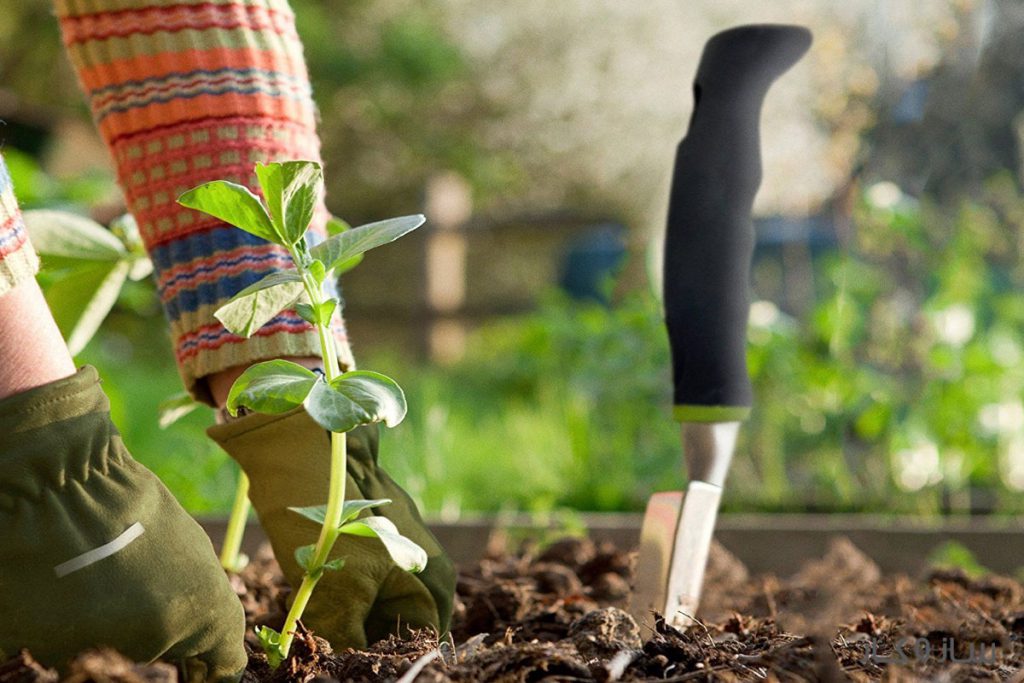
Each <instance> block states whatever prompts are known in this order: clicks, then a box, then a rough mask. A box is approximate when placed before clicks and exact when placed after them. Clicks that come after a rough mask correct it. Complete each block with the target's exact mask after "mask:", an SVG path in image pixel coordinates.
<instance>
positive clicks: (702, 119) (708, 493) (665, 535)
mask: <svg viewBox="0 0 1024 683" xmlns="http://www.w3.org/2000/svg"><path fill="white" fill-rule="evenodd" d="M810 44H811V35H810V32H809V31H808V30H807V29H805V28H802V27H798V26H782V25H752V26H740V27H737V28H733V29H729V30H727V31H724V32H722V33H719V34H717V35H715V36H713V37H712V38H711V39H710V40H709V41H708V42H707V44H706V45H705V46H704V52H703V54H702V55H701V60H700V66H699V67H698V69H697V77H696V79H695V80H694V85H693V95H694V109H693V114H692V116H691V118H690V125H689V129H688V131H687V133H686V137H684V138H683V140H682V142H680V143H679V147H678V150H677V152H676V163H675V170H674V173H673V177H672V191H671V196H670V200H669V210H668V226H667V230H666V234H665V261H664V264H665V268H664V280H663V294H664V307H665V322H666V326H667V328H668V335H669V342H670V345H671V348H672V370H673V381H674V386H675V393H674V404H675V416H676V419H678V420H679V421H680V422H681V423H682V440H683V449H684V456H685V461H686V471H687V474H688V478H689V485H688V487H687V489H686V493H685V495H684V493H683V492H681V491H670V492H665V493H657V494H655V495H654V496H652V497H651V499H650V501H649V503H648V505H647V512H646V514H645V516H644V522H643V528H642V531H641V535H640V551H639V556H638V560H637V568H636V583H635V586H634V592H633V595H632V599H631V604H630V612H631V613H632V614H633V617H634V618H635V619H636V620H637V623H638V624H640V625H641V627H644V626H646V627H647V628H642V629H641V631H642V632H648V633H649V632H650V631H649V630H648V629H650V628H653V625H654V618H655V617H654V613H655V612H657V613H659V614H662V615H664V617H665V620H666V621H667V622H668V623H669V624H671V625H674V626H686V625H689V624H690V623H692V621H693V619H694V616H695V615H696V611H697V606H698V604H699V601H700V593H701V585H702V583H703V580H704V569H705V566H706V564H707V559H708V552H709V550H710V547H711V537H712V534H713V532H714V527H715V518H716V516H717V514H718V504H719V501H720V499H721V495H722V486H723V485H724V484H725V478H726V474H727V472H728V469H729V463H730V462H731V460H732V455H733V450H734V447H735V445H736V437H737V434H738V432H739V427H740V424H741V423H742V422H743V421H744V420H745V419H746V417H747V415H748V414H749V413H750V406H751V403H752V391H751V386H750V379H749V377H748V375H747V363H746V330H747V318H748V315H749V312H750V300H749V295H748V290H749V279H750V264H751V258H752V256H753V250H754V230H753V225H752V222H751V210H752V207H753V202H754V195H755V194H756V193H757V189H758V187H759V185H760V183H761V155H760V136H759V130H758V128H759V119H760V114H761V104H762V102H763V101H764V97H765V95H766V94H767V92H768V88H769V86H770V85H771V84H772V83H773V82H774V81H775V79H776V78H778V77H779V76H780V75H782V74H783V73H784V72H785V71H786V70H787V69H789V68H790V67H791V66H792V65H793V64H795V63H796V62H797V61H798V60H799V59H800V57H801V56H803V54H804V53H805V52H806V51H807V48H808V47H809V46H810Z"/></svg>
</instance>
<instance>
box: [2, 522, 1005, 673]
mask: <svg viewBox="0 0 1024 683" xmlns="http://www.w3.org/2000/svg"><path fill="white" fill-rule="evenodd" d="M630 572H631V557H630V555H629V554H628V553H625V552H622V551H621V550H619V549H616V548H614V547H612V546H609V545H595V544H593V543H591V542H590V541H588V540H580V539H566V540H561V541H558V542H556V543H554V544H552V545H549V546H547V547H543V548H542V547H538V546H535V545H526V546H524V547H522V548H521V549H520V550H519V552H517V553H512V554H509V553H504V552H496V551H492V552H489V553H488V555H487V557H485V558H484V559H483V560H481V561H480V562H479V563H478V564H476V565H475V566H472V567H466V568H464V570H463V571H462V573H461V574H460V577H459V585H458V599H457V601H456V610H455V618H454V625H453V628H452V633H451V636H450V637H448V638H446V639H445V640H443V641H441V642H438V640H437V639H436V638H434V637H433V635H432V634H427V633H418V634H416V635H415V636H414V637H413V638H411V639H409V640H399V639H390V640H387V641H384V642H380V643H377V644H376V645H374V646H373V647H372V648H370V649H369V650H368V651H365V652H356V651H352V650H347V651H344V652H337V653H335V652H332V651H331V648H330V646H329V645H328V644H327V643H326V642H325V641H323V640H321V639H319V638H317V637H316V636H315V634H310V633H302V634H301V635H300V637H299V638H298V639H297V641H296V644H295V646H294V648H293V653H294V656H293V657H292V658H290V660H289V661H288V662H287V663H286V664H285V665H283V666H282V667H280V668H279V669H278V670H277V671H271V670H270V669H269V667H268V666H267V665H266V661H265V659H264V657H263V655H262V653H260V651H259V646H258V644H257V642H256V639H255V636H253V635H252V628H251V627H253V626H256V625H263V624H267V625H271V626H274V627H280V625H281V622H283V620H284V612H285V600H286V599H287V596H288V588H287V586H285V585H284V583H283V581H282V579H281V578H280V574H279V572H278V571H277V566H276V564H275V563H274V560H273V559H272V558H271V557H270V556H269V554H266V553H265V554H262V555H261V556H260V557H257V558H256V559H255V560H254V561H253V562H252V563H251V564H250V565H249V567H247V568H246V569H245V570H244V571H243V572H242V574H241V575H239V576H237V577H233V579H232V580H233V584H234V586H235V590H236V592H237V593H238V594H239V597H240V599H241V600H242V603H243V605H244V606H245V610H246V615H247V618H248V622H249V626H250V629H249V636H248V638H247V643H246V645H247V647H248V648H249V651H250V660H249V667H248V670H247V671H246V675H245V679H244V681H245V682H246V683H283V682H286V681H287V682H292V681H296V682H301V683H329V682H330V681H358V682H363V681H367V682H369V681H400V682H401V683H410V682H411V681H418V682H419V683H447V682H453V683H460V682H463V681H494V682H500V683H505V682H507V683H527V682H533V681H545V682H551V683H554V682H556V681H597V682H600V683H605V682H609V681H846V680H853V681H875V680H884V681H932V680H943V681H977V680H992V681H1021V682H1024V668H1022V667H1024V642H1021V641H1022V640H1024V586H1022V585H1021V584H1020V583H1018V582H1017V581H1015V580H1013V579H1009V578H1005V577H998V576H989V577H984V578H979V579H972V578H969V577H968V576H966V575H965V574H964V573H962V572H960V571H953V570H943V571H935V572H932V573H930V574H928V575H926V576H923V577H906V576H885V575H883V574H882V573H881V572H880V571H879V569H878V567H877V566H876V565H875V564H874V563H873V562H872V561H871V559H870V558H868V557H866V556H865V555H863V554H862V553H861V552H860V551H859V550H858V549H857V548H855V547H854V546H853V545H852V544H850V543H849V542H848V541H846V540H844V539H837V540H836V541H834V542H833V544H832V546H831V548H830V549H829V551H828V553H827V554H826V555H825V556H824V557H822V558H818V559H814V560H812V561H809V562H807V563H806V564H805V565H804V567H803V569H802V570H801V571H800V572H798V573H797V574H796V575H794V576H791V577H786V578H780V577H776V576H751V575H750V574H749V573H748V572H747V570H746V568H745V567H744V566H743V565H742V564H741V563H740V562H739V561H738V560H736V558H735V557H733V556H732V555H731V554H729V552H728V551H726V550H725V549H724V548H722V547H721V546H716V547H715V548H714V550H713V552H712V556H711V561H710V566H709V570H708V575H707V584H706V588H705V601H704V604H703V605H702V609H701V615H700V616H701V623H699V624H698V625H695V626H692V627H690V628H688V629H686V630H685V631H680V630H677V629H675V628H672V627H670V626H667V625H665V624H664V622H661V623H659V625H658V627H657V628H656V629H655V631H654V632H652V633H641V632H640V631H639V629H638V628H637V625H636V623H635V622H634V621H633V620H632V619H631V618H630V617H629V615H628V614H626V613H625V612H624V611H623V609H622V608H623V607H624V606H625V598H626V597H627V594H628V591H629V580H630ZM58 680H60V679H59V677H58V676H57V675H56V673H54V672H53V671H52V670H50V669H47V668H46V667H43V666H40V665H39V664H38V663H36V662H35V661H34V660H32V658H31V656H30V655H29V654H28V653H25V652H23V653H21V654H20V655H19V656H17V657H15V658H13V659H11V660H9V661H8V662H6V663H5V664H2V665H0V683H55V682H56V681H58ZM63 680H64V681H72V682H74V683H86V682H87V681H96V682H97V683H157V682H159V683H172V682H173V681H175V680H177V676H176V672H175V670H174V669H173V668H171V667H169V666H167V665H163V664H154V665H148V666H147V665H138V664H135V663H132V662H129V661H127V660H125V659H124V658H122V657H120V656H119V655H117V654H116V653H113V652H109V651H101V652H90V653H85V654H83V655H80V656H79V657H78V658H77V659H75V660H74V661H73V662H72V664H71V667H70V674H69V675H68V676H67V677H65V678H64V679H63Z"/></svg>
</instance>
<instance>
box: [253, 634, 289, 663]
mask: <svg viewBox="0 0 1024 683" xmlns="http://www.w3.org/2000/svg"><path fill="white" fill-rule="evenodd" d="M256 637H257V638H259V639H260V645H261V646H262V647H263V652H264V653H265V654H266V655H267V663H268V664H270V666H271V668H274V669H276V668H277V667H278V666H280V665H281V662H283V661H284V660H285V657H287V654H285V653H283V652H281V634H280V633H278V632H277V631H275V630H274V629H272V628H270V627H269V626H257V627H256Z"/></svg>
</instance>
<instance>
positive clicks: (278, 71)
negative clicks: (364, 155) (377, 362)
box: [56, 0, 352, 402]
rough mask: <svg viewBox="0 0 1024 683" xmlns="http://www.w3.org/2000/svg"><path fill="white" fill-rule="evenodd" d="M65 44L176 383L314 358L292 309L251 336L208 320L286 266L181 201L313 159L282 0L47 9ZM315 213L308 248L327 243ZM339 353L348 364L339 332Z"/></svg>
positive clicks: (311, 116) (309, 107) (306, 104)
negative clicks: (161, 326)
mask: <svg viewBox="0 0 1024 683" xmlns="http://www.w3.org/2000/svg"><path fill="white" fill-rule="evenodd" d="M56 6H57V14H58V17H59V19H60V24H61V30H62V33H63V36H64V43H65V46H66V47H67V50H68V53H69V56H70V58H71V61H72V63H73V64H74V66H75V69H76V70H77V72H78V77H79V81H80V83H81V85H82V88H83V89H84V90H85V93H86V96H87V97H88V100H89V103H90V106H91V108H92V112H93V117H94V119H95V121H96V124H97V126H98V127H99V130H100V133H101V135H102V136H103V138H104V140H105V141H106V143H107V145H108V146H109V148H110V151H111V154H112V156H113V159H114V163H115V166H116V168H117V174H118V179H119V181H120V184H121V187H122V188H123V190H124V193H125V197H126V200H127V203H128V208H129V210H130V211H131V212H132V213H133V214H134V216H135V219H136V221H137V223H138V225H139V229H140V232H141V233H142V238H143V240H144V241H145V243H146V247H147V249H148V250H149V253H150V256H151V257H152V259H153V262H154V264H155V266H156V272H155V275H156V279H157V288H158V290H159V293H160V297H161V301H162V302H163V306H164V309H165V312H166V314H167V318H168V319H169V321H170V326H171V336H172V340H173V344H174V353H175V355H176V358H177V362H178V366H179V369H180V370H181V374H182V377H183V379H184V382H185V386H186V388H187V389H189V391H191V392H192V393H193V395H194V396H196V397H197V398H198V399H200V400H204V401H206V402H209V401H210V400H211V399H210V396H209V392H208V389H207V388H206V383H205V382H204V381H203V378H204V377H205V376H207V375H210V374H212V373H215V372H217V371H220V370H224V369H227V368H230V367H233V366H237V365H245V364H249V363H252V362H255V361H259V360H265V359H268V358H275V357H280V356H314V355H319V353H320V345H319V341H318V339H317V336H316V334H315V333H314V332H313V330H312V328H311V326H310V325H308V324H307V323H306V322H305V321H303V320H302V319H301V318H300V317H299V316H298V315H296V314H295V312H294V311H287V312H284V313H282V314H281V315H279V316H277V317H276V318H274V319H273V320H271V321H270V322H269V323H267V324H266V325H265V326H264V327H263V328H262V329H261V330H259V331H258V332H257V333H256V334H255V335H254V336H253V337H251V338H249V339H242V338H239V337H237V336H235V335H232V334H231V333H229V332H228V331H227V330H225V329H224V327H223V326H222V325H221V324H220V323H219V322H218V321H217V320H216V319H215V318H214V317H213V313H214V311H216V310H217V308H219V307H220V306H221V305H222V304H223V303H224V302H225V301H227V300H228V299H229V298H230V297H231V296H232V295H233V294H235V293H236V292H238V291H239V290H240V289H242V288H243V287H246V286H248V285H250V284H252V283H254V282H256V281H258V280H260V279H261V278H263V277H264V276H266V275H267V274H268V273H270V272H272V271H275V270H281V269H285V268H290V267H291V260H290V259H289V257H288V255H287V253H286V252H285V251H284V250H283V249H282V248H280V247H278V246H276V245H272V244H270V243H268V242H265V241H263V240H260V239H258V238H256V237H253V236H251V235H249V234H248V233H245V232H243V231H242V230H239V229H237V228H234V227H231V226H228V225H225V224H224V223H221V222H218V221H217V220H216V219H213V218H211V217H209V216H207V215H205V214H201V213H198V212H196V211H193V210H190V209H185V208H182V207H181V206H179V205H178V204H177V203H176V202H175V199H176V197H178V195H180V194H181V193H182V192H184V191H185V190H187V189H189V188H191V187H194V186H196V185H199V184H201V183H203V182H206V181H209V180H214V179H227V180H232V181H234V182H239V183H243V184H245V185H247V186H249V187H250V188H251V189H253V191H258V186H257V185H256V178H255V175H254V173H253V166H254V164H255V162H257V161H262V162H269V161H280V160H285V159H313V160H319V158H320V156H319V155H320V143H319V139H318V137H317V134H316V128H315V109H314V104H313V100H312V98H311V96H310V86H309V79H308V76H307V72H306V65H305V61H304V58H303V55H302V44H301V42H300V41H299V36H298V35H297V33H296V30H295V21H294V15H293V14H292V11H291V9H290V8H289V6H288V4H287V1H286V0H56ZM326 218H327V211H326V209H325V208H323V207H322V206H321V207H320V210H319V211H318V214H317V219H316V220H315V221H314V225H313V227H312V228H311V235H310V240H311V241H313V242H315V241H318V240H319V239H322V238H323V226H324V224H325V222H326ZM334 327H335V332H336V336H337V339H338V347H339V356H340V358H341V359H342V361H343V363H345V364H346V365H348V366H351V365H352V356H351V352H350V351H349V347H348V344H347V341H346V336H345V329H344V324H343V323H342V321H341V319H340V318H339V319H338V320H337V321H336V323H335V326H334Z"/></svg>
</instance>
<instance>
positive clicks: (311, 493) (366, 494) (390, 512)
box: [207, 408, 455, 649]
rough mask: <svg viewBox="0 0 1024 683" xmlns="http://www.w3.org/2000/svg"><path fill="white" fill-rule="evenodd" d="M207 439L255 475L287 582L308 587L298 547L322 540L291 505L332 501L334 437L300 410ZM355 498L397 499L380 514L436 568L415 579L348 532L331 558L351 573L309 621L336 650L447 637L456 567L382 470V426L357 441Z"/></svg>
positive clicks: (252, 492)
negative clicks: (427, 632)
mask: <svg viewBox="0 0 1024 683" xmlns="http://www.w3.org/2000/svg"><path fill="white" fill-rule="evenodd" d="M207 433H208V434H209V435H210V437H211V438H213V439H214V440H215V441H216V442H217V443H219V444H220V445H221V447H222V448H223V449H224V450H225V451H227V452H228V454H229V455H231V457H232V458H234V459H235V460H236V461H238V464H239V465H241V467H242V469H243V470H244V471H245V473H246V474H247V475H248V477H249V481H250V487H249V498H250V500H251V501H252V504H253V507H254V508H255V509H256V513H257V515H258V516H259V519H260V524H261V525H262V526H263V530H264V531H265V532H266V533H267V536H268V537H269V538H270V543H271V545H272V546H273V548H274V555H275V556H276V557H277V561H278V563H279V564H280V565H281V570H282V571H283V572H284V575H285V578H286V579H288V583H290V584H291V585H292V586H293V587H294V586H298V585H299V583H300V582H301V581H302V569H301V568H300V567H299V565H298V563H297V562H296V561H295V549H296V548H298V547H300V546H304V545H309V544H312V543H315V542H316V540H317V536H318V534H319V530H320V529H319V526H318V525H316V524H314V523H313V522H311V521H310V520H308V519H306V518H304V517H302V516H301V515H299V514H297V513H295V512H293V511H291V510H289V509H288V508H289V507H306V506H312V505H322V504H324V503H326V502H327V490H328V480H329V476H330V438H329V436H328V433H327V432H326V431H325V430H324V429H323V428H322V427H321V426H320V425H318V424H317V423H316V422H314V421H313V420H312V419H311V418H310V417H309V416H308V415H307V414H306V412H305V410H304V409H302V408H299V409H297V410H294V411H292V412H290V413H285V414H283V415H261V414H253V415H248V416H246V417H242V418H239V419H236V420H232V421H230V422H228V423H226V424H222V425H216V426H214V427H211V428H210V429H209V430H208V431H207ZM347 441H348V480H347V483H346V488H345V493H346V498H348V499H353V498H364V499H378V498H389V499H391V501H392V502H391V503H389V504H387V505H382V506H380V507H379V508H374V509H373V510H372V514H374V515H381V516H384V517H387V518H388V519H390V520H391V521H392V522H394V523H395V526H396V527H398V530H399V531H400V532H401V533H402V535H404V536H406V537H408V538H409V539H410V540H412V541H414V542H416V543H417V544H419V545H420V546H421V547H422V548H423V549H424V550H426V552H427V557H428V560H427V566H426V569H424V570H423V571H422V572H420V573H418V574H411V573H409V572H407V571H405V570H403V569H401V568H399V567H398V566H397V565H395V564H394V562H393V561H392V560H391V557H390V556H389V555H388V553H387V551H386V550H385V549H384V546H383V545H382V544H381V543H380V541H378V540H377V539H375V538H362V537H358V536H349V535H342V536H341V537H339V538H338V541H337V543H336V544H335V546H334V550H333V551H332V552H331V557H332V558H336V557H343V558H345V566H344V567H342V568H341V569H340V570H338V571H330V572H327V573H325V574H324V575H323V577H322V578H321V579H320V582H319V583H318V584H317V586H316V590H314V591H313V597H312V599H311V601H310V603H309V606H308V607H307V608H306V611H305V613H304V615H303V618H302V621H303V623H304V624H305V625H306V626H307V627H309V628H311V629H312V630H313V631H314V632H315V633H316V634H317V635H319V636H321V637H323V638H326V639H327V640H329V641H330V642H331V645H332V646H333V647H334V648H335V649H342V648H346V647H354V648H362V647H365V646H367V645H368V644H370V643H374V642H376V641H378V640H381V639H383V638H385V637H387V636H388V635H389V634H392V633H395V634H398V635H405V634H406V629H407V628H424V627H429V628H432V629H434V630H435V631H437V633H438V635H441V634H444V633H445V632H447V630H448V626H449V622H450V619H451V613H452V602H453V596H454V593H455V569H454V567H453V566H452V563H451V561H450V560H449V559H448V557H447V555H445V553H444V550H443V549H442V548H441V546H440V545H439V544H438V542H437V539H435V538H434V536H433V534H431V533H430V531H428V530H427V527H426V525H425V524H424V523H423V520H422V519H421V518H420V515H419V512H418V511H417V510H416V506H415V504H414V503H413V502H412V500H411V499H410V498H409V496H408V494H406V493H405V491H403V490H402V489H401V488H400V487H399V486H398V484H396V483H395V482H394V481H393V480H392V479H391V477H389V476H388V475H387V473H385V472H384V470H382V469H381V468H380V467H379V465H378V464H377V447H378V428H377V427H376V426H375V425H374V426H368V427H359V428H357V429H355V430H353V431H352V432H349V434H348V439H347Z"/></svg>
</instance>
